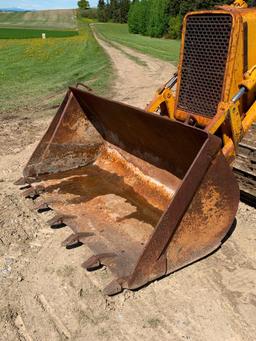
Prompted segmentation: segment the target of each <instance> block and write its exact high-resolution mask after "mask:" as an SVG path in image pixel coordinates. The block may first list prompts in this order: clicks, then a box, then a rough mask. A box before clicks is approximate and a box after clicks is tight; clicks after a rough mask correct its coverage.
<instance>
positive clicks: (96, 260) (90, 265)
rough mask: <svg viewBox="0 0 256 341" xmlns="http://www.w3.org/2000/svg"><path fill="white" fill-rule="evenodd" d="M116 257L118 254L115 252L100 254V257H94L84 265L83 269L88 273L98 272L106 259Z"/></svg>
mask: <svg viewBox="0 0 256 341" xmlns="http://www.w3.org/2000/svg"><path fill="white" fill-rule="evenodd" d="M116 256H117V254H116V253H113V252H107V253H100V254H98V255H93V256H91V257H90V258H88V259H87V261H85V262H84V263H83V264H82V267H83V268H84V269H86V270H88V271H92V270H96V269H98V268H99V267H101V266H102V265H104V260H105V259H106V258H114V257H116Z"/></svg>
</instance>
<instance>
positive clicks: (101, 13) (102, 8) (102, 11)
mask: <svg viewBox="0 0 256 341" xmlns="http://www.w3.org/2000/svg"><path fill="white" fill-rule="evenodd" d="M98 20H99V21H101V22H106V21H107V20H108V18H107V9H106V4H105V1H104V0H99V2H98Z"/></svg>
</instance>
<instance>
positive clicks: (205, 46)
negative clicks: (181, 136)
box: [178, 14, 232, 118]
mask: <svg viewBox="0 0 256 341" xmlns="http://www.w3.org/2000/svg"><path fill="white" fill-rule="evenodd" d="M231 29H232V17H231V16H230V15H227V14H200V15H192V16H189V17H188V19H187V26H186V34H185V44H184V57H183V63H182V72H181V84H180V92H179V99H178V108H179V109H182V110H184V111H187V112H190V113H194V114H198V115H202V116H206V117H210V118H211V117H213V116H214V115H215V114H216V112H217V107H218V104H219V102H220V101H221V95H222V87H223V81H224V75H225V69H226V63H227V58H228V50H229V41H230V35H231Z"/></svg>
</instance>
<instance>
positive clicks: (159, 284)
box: [0, 38, 256, 341]
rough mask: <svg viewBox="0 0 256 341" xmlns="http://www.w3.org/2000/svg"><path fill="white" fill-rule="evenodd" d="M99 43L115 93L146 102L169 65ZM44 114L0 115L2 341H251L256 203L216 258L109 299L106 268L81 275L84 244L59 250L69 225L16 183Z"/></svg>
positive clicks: (255, 304)
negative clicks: (59, 223)
mask: <svg viewBox="0 0 256 341" xmlns="http://www.w3.org/2000/svg"><path fill="white" fill-rule="evenodd" d="M98 40H99V43H100V44H101V45H102V46H103V48H104V49H105V50H106V51H107V53H108V54H109V56H110V57H111V59H112V62H113V67H114V69H115V72H116V79H115V81H114V84H113V87H112V90H111V93H110V95H109V96H110V97H111V98H115V99H117V100H120V101H124V102H127V103H129V104H133V105H137V106H140V107H144V106H145V104H146V103H147V101H148V100H149V99H150V98H151V97H152V95H153V94H154V91H155V89H156V88H157V87H159V86H160V85H161V83H163V82H164V81H166V80H167V79H168V77H169V75H171V74H172V73H173V71H174V70H175V67H174V66H172V65H170V64H168V63H166V62H162V61H159V60H155V59H153V58H151V57H149V56H145V55H142V54H140V53H137V52H135V51H133V50H131V49H128V48H124V47H122V48H120V46H117V47H114V46H113V44H111V45H110V44H108V43H106V42H105V41H102V40H100V39H99V38H98ZM131 56H133V58H131ZM139 61H142V62H139ZM38 117H39V118H38ZM42 117H43V112H42V113H41V115H38V113H37V114H34V113H33V111H28V112H27V113H26V115H25V116H24V113H23V114H22V115H17V114H16V115H15V116H14V115H13V116H10V115H9V116H4V115H2V117H1V118H0V129H1V134H0V146H1V147H0V155H1V158H0V228H1V234H0V297H1V298H0V340H5V341H6V340H8V341H11V340H26V341H31V340H40V341H41V340H52V341H55V340H67V339H68V340H136V341H137V340H152V341H153V340H175V341H176V340H193V341H198V340H202V341H205V340H208V341H215V340H225V341H231V340H232V341H235V340H255V334H256V289H255V288H256V286H255V280H256V275H255V261H256V256H255V251H254V250H255V238H256V233H255V226H256V211H255V209H253V208H251V207H249V206H246V205H244V204H242V203H241V204H240V207H239V211H238V214H237V221H236V228H235V230H234V232H233V234H232V235H231V237H230V238H229V239H228V240H227V241H226V242H225V243H224V244H223V246H222V247H221V249H219V250H218V251H217V252H215V253H214V254H213V255H211V256H209V257H207V258H205V259H204V260H202V261H200V262H197V263H195V264H193V265H192V266H189V267H186V268H184V269H183V270H181V271H178V272H176V273H174V274H172V275H170V276H168V277H165V278H163V279H161V280H159V281H155V282H154V283H152V284H150V285H148V286H146V287H144V288H142V289H141V290H139V291H135V292H131V291H124V292H123V293H121V294H119V295H117V296H115V297H112V298H110V297H106V296H104V295H103V293H102V292H101V290H100V289H101V288H102V283H103V282H104V280H105V278H106V276H107V275H108V274H107V269H104V268H103V269H101V270H98V271H96V272H92V273H91V272H85V271H84V270H83V269H82V268H81V267H80V264H81V263H82V262H83V261H84V260H85V259H87V258H88V257H89V256H90V254H91V253H90V250H89V249H87V248H86V246H85V245H84V246H82V247H80V248H77V249H72V250H66V249H65V248H63V247H61V246H60V244H61V242H62V241H63V240H64V239H65V238H66V237H67V236H68V235H69V234H70V231H69V229H68V228H63V229H58V230H56V231H54V230H52V229H50V228H49V226H48V224H47V223H46V222H47V220H48V219H49V218H50V217H51V212H50V213H49V212H47V213H42V214H38V212H36V211H34V210H33V209H32V203H31V202H30V201H29V200H25V199H24V198H23V197H22V196H21V193H20V190H19V188H18V187H17V186H15V185H14V184H13V182H14V181H16V180H17V179H18V178H20V177H21V174H22V169H23V167H24V165H25V163H26V161H27V160H28V158H29V156H30V155H31V153H32V151H33V150H34V148H35V146H36V144H37V142H38V140H39V139H40V137H41V136H42V135H43V132H44V131H45V129H46V127H47V126H48V124H49V122H50V116H49V115H48V116H47V117H48V118H47V119H46V118H42Z"/></svg>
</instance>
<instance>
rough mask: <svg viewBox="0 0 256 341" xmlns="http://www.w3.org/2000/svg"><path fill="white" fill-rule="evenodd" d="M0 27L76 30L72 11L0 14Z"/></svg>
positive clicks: (74, 14)
mask: <svg viewBox="0 0 256 341" xmlns="http://www.w3.org/2000/svg"><path fill="white" fill-rule="evenodd" d="M0 27H9V28H10V27H22V28H24V27H28V28H48V29H76V28H77V19H76V12H75V11H74V10H65V9H63V10H49V11H38V12H9V13H0Z"/></svg>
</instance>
